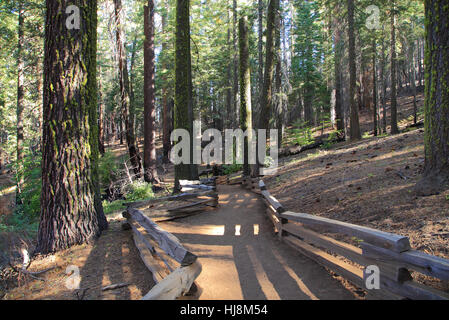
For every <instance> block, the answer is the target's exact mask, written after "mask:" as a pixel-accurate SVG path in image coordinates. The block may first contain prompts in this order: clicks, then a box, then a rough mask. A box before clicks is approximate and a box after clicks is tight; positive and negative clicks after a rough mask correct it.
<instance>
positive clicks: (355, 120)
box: [347, 0, 362, 141]
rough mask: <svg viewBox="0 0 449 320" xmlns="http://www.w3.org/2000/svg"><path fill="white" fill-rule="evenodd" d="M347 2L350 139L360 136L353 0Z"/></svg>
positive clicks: (356, 138) (358, 138) (359, 137)
mask: <svg viewBox="0 0 449 320" xmlns="http://www.w3.org/2000/svg"><path fill="white" fill-rule="evenodd" d="M347 3H348V39H349V77H350V80H349V106H350V115H351V116H350V122H351V127H350V136H351V140H353V141H354V140H360V139H361V138H362V135H361V132H360V124H359V110H358V106H357V104H356V94H357V93H356V87H357V83H356V81H357V79H356V77H357V70H356V61H355V59H356V54H355V36H354V0H347Z"/></svg>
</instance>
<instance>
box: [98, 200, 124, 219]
mask: <svg viewBox="0 0 449 320" xmlns="http://www.w3.org/2000/svg"><path fill="white" fill-rule="evenodd" d="M126 202H127V201H124V200H117V201H113V202H109V201H106V200H105V201H103V212H104V214H106V215H108V214H111V213H114V212H118V211H123V208H124V207H123V204H124V203H126Z"/></svg>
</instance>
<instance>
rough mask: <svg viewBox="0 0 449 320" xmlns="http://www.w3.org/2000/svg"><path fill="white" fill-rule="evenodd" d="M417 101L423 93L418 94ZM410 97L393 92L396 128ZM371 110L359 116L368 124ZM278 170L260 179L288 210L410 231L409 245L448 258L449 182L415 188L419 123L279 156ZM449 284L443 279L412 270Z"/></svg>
mask: <svg viewBox="0 0 449 320" xmlns="http://www.w3.org/2000/svg"><path fill="white" fill-rule="evenodd" d="M418 99H419V100H420V108H421V107H422V101H423V97H422V96H419V97H418ZM410 102H411V99H410V97H402V98H400V100H399V106H400V107H399V108H400V110H401V116H400V119H403V120H402V121H401V123H400V125H401V126H400V127H401V129H403V130H404V129H405V128H406V127H407V126H408V125H410V124H412V123H413V122H412V120H411V119H412V118H410V115H411V114H412V112H413V104H412V103H410ZM369 119H370V115H369V114H364V115H362V118H361V123H362V128H364V129H365V130H367V131H368V130H370V124H371V122H370V121H369ZM281 162H282V163H281V165H280V166H281V167H280V170H279V172H278V175H277V176H275V177H271V178H269V179H266V181H265V182H266V183H267V185H268V188H269V190H270V191H271V192H272V193H273V195H274V196H275V197H276V198H277V199H278V200H279V201H280V202H281V203H282V204H283V205H284V206H285V208H286V209H287V210H292V211H295V212H297V211H300V212H303V213H308V214H313V215H317V216H321V217H326V218H331V219H336V220H340V221H344V222H349V223H353V224H357V225H362V226H366V227H371V228H375V229H379V230H382V231H386V232H391V233H395V234H400V235H403V236H407V237H409V238H410V241H411V245H412V247H413V248H414V249H416V250H420V251H424V252H426V253H428V254H431V255H435V256H439V257H443V258H447V259H448V258H449V190H446V191H443V192H442V193H441V194H439V195H435V196H431V197H417V196H416V193H415V191H414V187H415V185H416V183H417V182H418V181H419V179H420V178H421V175H422V172H423V167H424V130H423V129H411V130H405V132H403V133H401V134H399V135H396V136H384V137H373V136H368V135H365V138H364V139H363V140H362V141H359V142H356V143H351V142H345V143H340V144H336V145H334V146H332V147H331V148H330V149H329V150H323V149H320V150H315V151H309V152H306V153H304V154H301V155H300V156H294V157H290V158H284V159H282V161H281ZM414 276H415V279H416V280H418V281H420V282H423V283H425V284H428V285H432V286H434V287H436V288H439V289H442V290H444V291H448V292H449V283H448V282H442V281H439V280H435V279H432V278H429V277H424V276H422V275H420V274H417V273H416V274H414Z"/></svg>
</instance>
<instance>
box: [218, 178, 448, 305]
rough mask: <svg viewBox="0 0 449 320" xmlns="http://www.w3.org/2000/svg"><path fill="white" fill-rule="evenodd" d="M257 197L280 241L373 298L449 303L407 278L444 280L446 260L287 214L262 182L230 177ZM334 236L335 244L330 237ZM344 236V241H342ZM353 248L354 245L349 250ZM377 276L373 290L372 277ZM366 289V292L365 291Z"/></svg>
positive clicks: (347, 227) (405, 241)
mask: <svg viewBox="0 0 449 320" xmlns="http://www.w3.org/2000/svg"><path fill="white" fill-rule="evenodd" d="M226 182H227V183H228V184H232V185H235V184H241V185H242V186H244V187H246V188H250V189H252V190H253V191H255V192H257V193H259V194H260V195H261V197H262V199H263V200H264V202H265V203H266V206H267V214H268V217H269V218H270V220H271V221H272V222H273V224H274V227H275V231H276V232H277V233H278V235H279V237H280V239H281V241H283V242H284V243H286V244H288V245H290V246H291V247H292V248H294V249H295V250H297V251H298V252H300V253H301V254H303V255H305V256H307V257H309V258H310V259H312V260H314V261H316V262H317V263H319V264H321V265H322V266H324V267H326V268H327V269H329V270H331V271H333V272H335V273H337V274H338V275H340V276H342V277H343V278H345V279H347V280H348V281H350V282H352V283H353V284H354V285H356V286H357V287H359V288H360V289H363V290H365V291H367V292H368V294H371V295H372V296H373V297H375V298H381V299H411V300H449V294H448V293H446V292H443V291H439V290H436V289H434V288H431V287H428V286H425V285H422V284H420V283H418V282H416V281H414V279H413V276H412V272H418V273H421V274H424V275H426V276H430V277H433V278H437V279H440V280H443V281H447V280H449V260H447V259H443V258H439V257H435V256H431V255H428V254H426V253H423V252H419V251H415V250H412V248H411V246H410V241H409V238H407V237H404V236H400V235H396V234H392V233H387V232H383V231H379V230H375V229H371V228H367V227H362V226H358V225H354V224H349V223H345V222H341V221H336V220H331V219H326V218H322V217H317V216H313V215H309V214H305V213H295V212H290V211H288V210H286V209H285V208H284V207H283V206H282V204H281V203H280V202H279V201H278V200H277V199H276V198H275V197H274V196H273V195H271V193H270V192H269V191H268V189H267V187H266V185H265V183H264V182H263V181H262V180H259V179H255V178H249V177H243V176H235V177H231V178H228V179H227V180H226ZM335 236H338V237H339V239H340V240H337V239H335V238H334V237H335ZM342 236H343V239H344V240H341V238H342ZM354 243H356V244H354ZM376 270H377V271H378V275H379V282H380V283H379V285H380V288H378V289H371V288H367V287H368V284H374V285H375V281H374V282H372V281H373V279H375V278H373V277H372V276H373V274H374V273H373V272H376ZM370 287H371V286H370Z"/></svg>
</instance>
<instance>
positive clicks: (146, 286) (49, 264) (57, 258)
mask: <svg viewBox="0 0 449 320" xmlns="http://www.w3.org/2000/svg"><path fill="white" fill-rule="evenodd" d="M73 267H76V268H78V270H79V278H78V279H79V281H80V285H79V288H80V289H79V290H71V289H70V286H69V287H67V281H69V283H68V284H69V285H70V284H71V283H75V281H76V278H75V276H76V274H72V273H71V272H73V269H72V268H73ZM48 268H54V269H52V270H50V271H49V272H47V273H44V274H42V275H39V276H38V277H39V278H41V279H42V280H37V279H33V278H31V277H30V276H28V275H24V274H20V273H17V272H15V271H12V270H11V269H5V270H4V271H3V274H2V273H0V278H3V281H1V279H0V299H4V300H139V299H141V298H142V297H143V296H144V295H146V294H147V293H148V291H150V289H151V288H152V287H153V286H154V281H153V277H152V275H151V273H150V272H149V271H148V269H147V268H146V267H145V265H144V264H143V262H142V260H141V258H140V255H139V252H138V250H137V248H136V247H135V245H134V241H133V238H132V234H131V233H130V232H129V231H122V229H121V222H120V221H118V220H114V219H110V226H109V230H107V231H106V232H104V233H103V235H102V236H101V237H100V239H99V240H98V241H96V242H95V243H93V244H89V245H82V246H75V247H73V248H71V249H68V250H65V251H62V252H59V253H57V254H56V255H51V256H48V257H38V258H37V259H35V260H33V262H32V263H31V265H30V267H29V268H28V271H41V270H46V269H48ZM71 279H73V280H74V282H70V281H71ZM115 284H128V285H127V286H126V287H123V288H119V289H116V290H109V291H102V289H103V288H104V287H106V286H109V285H115Z"/></svg>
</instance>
